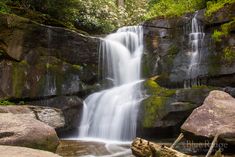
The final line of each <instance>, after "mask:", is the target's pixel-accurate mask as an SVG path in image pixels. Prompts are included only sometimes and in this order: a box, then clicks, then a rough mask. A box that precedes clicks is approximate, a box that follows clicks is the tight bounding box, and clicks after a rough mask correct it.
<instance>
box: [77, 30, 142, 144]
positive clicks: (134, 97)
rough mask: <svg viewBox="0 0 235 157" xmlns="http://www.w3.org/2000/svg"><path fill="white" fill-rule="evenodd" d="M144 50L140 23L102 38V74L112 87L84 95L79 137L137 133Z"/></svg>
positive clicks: (118, 136) (124, 137) (126, 138)
mask: <svg viewBox="0 0 235 157" xmlns="http://www.w3.org/2000/svg"><path fill="white" fill-rule="evenodd" d="M142 54H143V30H142V27H141V26H130V27H123V28H121V29H119V30H118V31H117V32H116V33H113V34H110V35H108V36H107V37H106V38H104V39H103V40H102V42H101V45H100V58H101V59H102V61H101V63H100V64H101V69H102V71H103V73H102V75H103V78H104V79H106V80H109V82H110V83H109V84H111V87H110V88H109V89H106V90H103V91H100V92H97V93H93V94H91V95H89V96H88V97H87V98H86V99H85V101H84V104H85V105H84V108H83V115H82V122H81V124H80V127H79V138H91V137H92V138H101V139H109V140H116V141H129V140H132V139H133V138H134V137H135V136H136V127H137V126H136V125H137V124H136V123H137V113H138V105H139V103H140V101H141V100H142V95H141V91H140V90H141V89H140V88H141V82H142V80H141V79H140V77H141V57H142Z"/></svg>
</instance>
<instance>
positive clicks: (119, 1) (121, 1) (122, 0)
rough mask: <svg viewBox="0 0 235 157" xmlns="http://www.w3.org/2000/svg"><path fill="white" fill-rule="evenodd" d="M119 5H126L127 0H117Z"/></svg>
mask: <svg viewBox="0 0 235 157" xmlns="http://www.w3.org/2000/svg"><path fill="white" fill-rule="evenodd" d="M116 3H117V6H118V7H124V5H125V0H117V1H116Z"/></svg>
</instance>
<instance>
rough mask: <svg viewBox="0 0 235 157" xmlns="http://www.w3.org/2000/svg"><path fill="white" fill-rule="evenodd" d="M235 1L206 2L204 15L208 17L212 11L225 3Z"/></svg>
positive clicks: (233, 1)
mask: <svg viewBox="0 0 235 157" xmlns="http://www.w3.org/2000/svg"><path fill="white" fill-rule="evenodd" d="M232 3H235V0H216V1H215V0H213V1H208V2H207V8H206V12H205V15H206V16H208V17H210V16H211V15H212V14H213V13H215V12H216V11H218V10H220V9H221V8H223V7H224V6H225V5H226V4H232Z"/></svg>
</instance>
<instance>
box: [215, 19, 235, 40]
mask: <svg viewBox="0 0 235 157" xmlns="http://www.w3.org/2000/svg"><path fill="white" fill-rule="evenodd" d="M234 25H235V18H234V19H233V20H232V21H230V22H228V23H225V24H223V25H221V29H220V30H214V32H213V34H212V38H213V39H214V40H215V41H216V42H221V41H222V38H223V37H226V36H227V35H228V34H229V32H230V31H231V30H232V27H234Z"/></svg>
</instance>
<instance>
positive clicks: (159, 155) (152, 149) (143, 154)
mask: <svg viewBox="0 0 235 157" xmlns="http://www.w3.org/2000/svg"><path fill="white" fill-rule="evenodd" d="M131 150H132V154H133V155H135V156H136V157H191V156H189V155H186V154H183V153H181V152H178V151H176V150H174V149H171V148H168V147H166V146H160V145H158V144H156V143H153V142H149V141H146V140H144V139H141V138H136V139H135V140H134V141H133V142H132V144H131Z"/></svg>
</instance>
